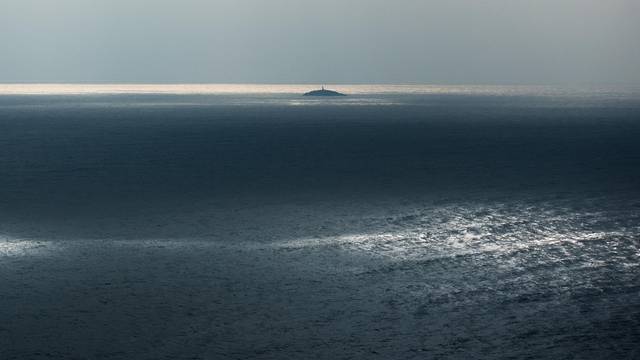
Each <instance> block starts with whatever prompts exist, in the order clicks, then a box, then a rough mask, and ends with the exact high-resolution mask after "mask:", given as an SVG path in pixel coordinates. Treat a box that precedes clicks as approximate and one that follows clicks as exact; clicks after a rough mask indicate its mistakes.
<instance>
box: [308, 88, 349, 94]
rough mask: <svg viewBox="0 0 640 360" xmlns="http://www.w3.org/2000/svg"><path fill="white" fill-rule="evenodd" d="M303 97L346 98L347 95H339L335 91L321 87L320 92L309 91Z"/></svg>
mask: <svg viewBox="0 0 640 360" xmlns="http://www.w3.org/2000/svg"><path fill="white" fill-rule="evenodd" d="M304 96H347V95H345V94H342V93H339V92H337V91H333V90H327V89H325V88H324V86H323V87H322V89H321V90H313V91H309V92H308V93H305V94H304Z"/></svg>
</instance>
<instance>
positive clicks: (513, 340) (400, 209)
mask: <svg viewBox="0 0 640 360" xmlns="http://www.w3.org/2000/svg"><path fill="white" fill-rule="evenodd" d="M319 87H320V86H319V85H252V84H242V85H241V84H163V85H160V84H151V85H148V84H147V85H145V84H0V359H6V360H9V359H36V360H37V359H607V358H609V359H638V358H640V87H634V86H613V85H612V86H576V87H569V86H479V85H474V86H463V85H448V86H437V85H327V86H326V88H329V89H333V90H337V91H340V92H342V93H345V94H347V95H348V96H346V97H339V98H329V97H303V96H302V94H303V93H304V92H307V91H309V90H313V89H315V88H319Z"/></svg>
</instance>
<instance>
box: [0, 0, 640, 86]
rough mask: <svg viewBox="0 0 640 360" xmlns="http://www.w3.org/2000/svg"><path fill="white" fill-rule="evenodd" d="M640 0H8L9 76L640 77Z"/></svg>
mask: <svg viewBox="0 0 640 360" xmlns="http://www.w3.org/2000/svg"><path fill="white" fill-rule="evenodd" d="M638 18H640V1H638V0H394V1H390V0H208V1H206V0H173V1H169V0H56V1H51V0H1V1H0V82H3V83H21V82H28V83H33V82H45V83H46V82H55V83H66V82H81V83H96V82H97V83H100V82H107V83H183V82H186V83H327V84H331V83H334V84H347V83H354V84H355V83H417V84H601V83H604V84H617V83H630V84H638V83H640V21H638Z"/></svg>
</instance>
